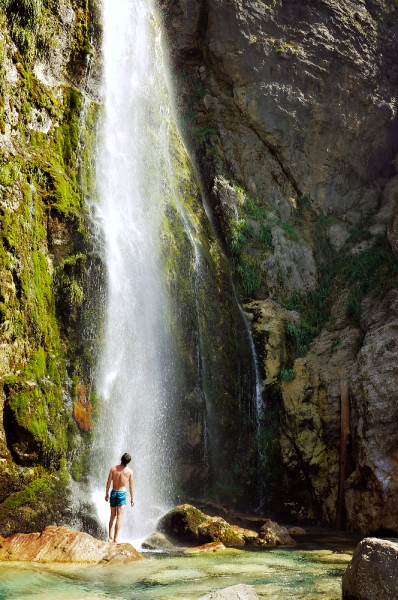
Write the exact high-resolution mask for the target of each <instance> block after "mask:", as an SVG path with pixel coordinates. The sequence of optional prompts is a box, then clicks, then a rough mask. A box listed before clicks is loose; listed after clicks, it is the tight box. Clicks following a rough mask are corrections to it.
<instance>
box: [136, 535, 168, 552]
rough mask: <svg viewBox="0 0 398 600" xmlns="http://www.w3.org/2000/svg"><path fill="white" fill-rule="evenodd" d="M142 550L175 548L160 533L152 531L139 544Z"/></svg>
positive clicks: (165, 550)
mask: <svg viewBox="0 0 398 600" xmlns="http://www.w3.org/2000/svg"><path fill="white" fill-rule="evenodd" d="M141 548H143V549H144V550H163V551H164V552H167V551H173V550H176V547H175V546H173V544H171V543H170V542H169V540H168V539H167V537H166V536H165V535H163V534H162V533H158V532H156V531H155V532H154V533H151V535H150V536H149V537H147V539H146V540H145V541H144V542H143V543H142V544H141Z"/></svg>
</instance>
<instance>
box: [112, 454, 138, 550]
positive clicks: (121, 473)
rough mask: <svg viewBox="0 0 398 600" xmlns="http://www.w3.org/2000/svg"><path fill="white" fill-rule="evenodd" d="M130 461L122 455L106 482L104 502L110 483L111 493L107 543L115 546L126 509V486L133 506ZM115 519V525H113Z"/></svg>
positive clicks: (125, 455)
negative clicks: (112, 543)
mask: <svg viewBox="0 0 398 600" xmlns="http://www.w3.org/2000/svg"><path fill="white" fill-rule="evenodd" d="M130 461H131V456H130V454H127V453H125V454H123V456H122V458H121V459H120V465H116V466H115V467H112V469H111V470H110V471H109V476H108V481H107V483H106V494H105V502H108V500H109V488H110V486H111V483H112V491H111V500H110V505H111V518H110V519H109V541H110V542H114V543H115V544H117V542H118V535H119V531H120V526H121V524H122V518H123V513H124V509H125V508H126V499H127V490H126V488H127V485H128V486H129V489H130V501H131V506H134V481H133V471H132V470H131V469H129V468H128V466H127V465H128V464H129V462H130ZM115 519H116V525H115Z"/></svg>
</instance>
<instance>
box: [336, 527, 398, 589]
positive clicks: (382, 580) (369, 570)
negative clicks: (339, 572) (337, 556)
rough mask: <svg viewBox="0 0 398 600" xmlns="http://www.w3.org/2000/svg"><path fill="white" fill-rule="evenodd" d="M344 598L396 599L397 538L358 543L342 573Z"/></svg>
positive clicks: (397, 579)
mask: <svg viewBox="0 0 398 600" xmlns="http://www.w3.org/2000/svg"><path fill="white" fill-rule="evenodd" d="M343 600H398V539H396V538H394V539H390V540H381V539H378V538H365V539H364V540H362V542H360V543H359V544H358V546H357V548H356V550H355V553H354V556H353V557H352V560H351V562H350V564H349V565H348V567H347V569H346V571H345V572H344V574H343Z"/></svg>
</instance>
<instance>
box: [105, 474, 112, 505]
mask: <svg viewBox="0 0 398 600" xmlns="http://www.w3.org/2000/svg"><path fill="white" fill-rule="evenodd" d="M112 468H113V467H112ZM111 483H112V469H111V470H110V471H109V475H108V481H107V482H106V492H105V502H108V500H109V488H110V487H111Z"/></svg>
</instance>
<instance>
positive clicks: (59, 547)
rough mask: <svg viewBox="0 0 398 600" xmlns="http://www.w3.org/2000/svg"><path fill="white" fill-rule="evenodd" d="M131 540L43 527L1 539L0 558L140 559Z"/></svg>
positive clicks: (50, 560) (88, 561)
mask: <svg viewBox="0 0 398 600" xmlns="http://www.w3.org/2000/svg"><path fill="white" fill-rule="evenodd" d="M141 559H142V556H141V554H139V553H138V552H137V551H136V550H135V548H133V546H131V544H113V543H109V542H101V541H99V540H97V539H95V538H93V537H92V536H91V535H88V534H87V533H80V532H78V531H74V530H72V529H68V528H67V527H51V526H50V527H46V529H45V530H44V531H43V532H42V533H28V534H23V533H17V534H15V535H13V536H11V537H9V538H6V539H4V538H2V539H1V540H0V561H17V562H19V561H21V562H33V563H43V564H46V563H75V564H87V565H90V564H109V563H132V562H134V561H137V560H141Z"/></svg>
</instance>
